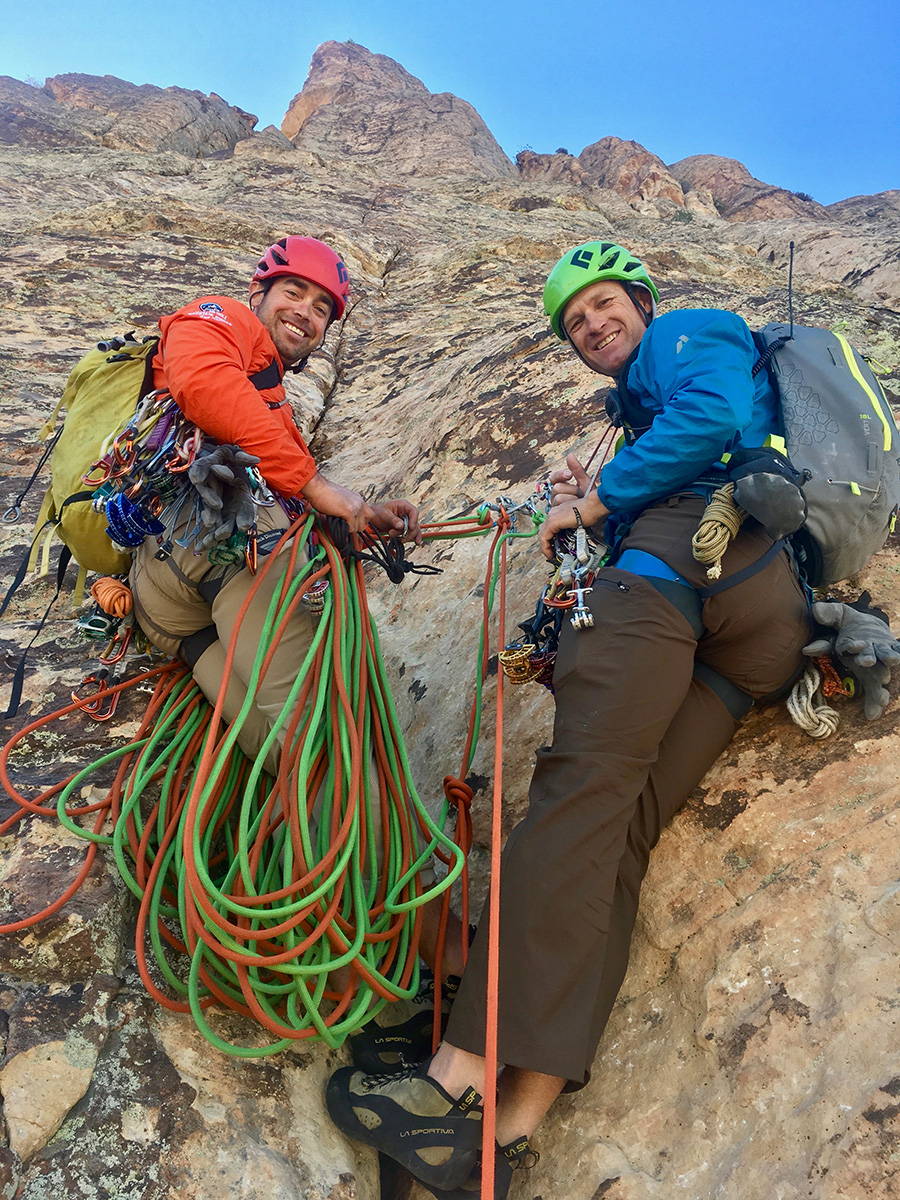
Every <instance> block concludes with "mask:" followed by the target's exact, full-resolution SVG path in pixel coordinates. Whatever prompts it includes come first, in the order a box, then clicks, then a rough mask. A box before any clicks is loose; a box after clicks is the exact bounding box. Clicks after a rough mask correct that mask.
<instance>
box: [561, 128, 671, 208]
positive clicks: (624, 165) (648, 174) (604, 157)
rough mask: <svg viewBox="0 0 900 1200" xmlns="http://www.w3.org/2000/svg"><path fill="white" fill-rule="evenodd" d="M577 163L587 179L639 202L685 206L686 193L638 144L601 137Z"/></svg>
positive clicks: (653, 156)
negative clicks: (666, 201) (668, 201)
mask: <svg viewBox="0 0 900 1200" xmlns="http://www.w3.org/2000/svg"><path fill="white" fill-rule="evenodd" d="M578 161H579V163H580V164H581V166H582V167H583V169H584V173H585V175H586V176H587V178H588V179H590V180H591V181H592V182H593V183H595V184H596V185H597V186H599V187H608V188H612V190H613V191H615V192H619V194H620V195H622V196H628V197H636V198H637V199H639V200H659V199H665V200H671V201H672V203H673V204H678V205H682V206H683V205H684V192H683V191H682V189H681V186H680V184H679V183H678V181H677V180H676V179H674V178H673V177H672V175H671V174H670V173H669V171H668V169H667V168H666V164H665V163H664V162H663V161H662V159H661V158H657V157H656V155H655V154H651V153H650V151H649V150H645V149H644V147H643V146H641V145H639V144H638V143H637V142H626V141H623V140H622V139H621V138H617V137H605V138H601V139H600V141H599V142H594V143H592V144H591V145H590V146H585V148H584V149H583V150H582V152H581V153H580V154H579V156H578Z"/></svg>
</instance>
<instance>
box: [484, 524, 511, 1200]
mask: <svg viewBox="0 0 900 1200" xmlns="http://www.w3.org/2000/svg"><path fill="white" fill-rule="evenodd" d="M507 547H508V543H507V542H503V544H502V545H501V547H500V597H499V611H498V615H497V645H498V646H505V645H506V556H507ZM502 807H503V672H502V671H498V672H497V718H496V730H495V734H494V791H493V796H492V798H491V884H490V891H489V893H488V952H487V988H486V995H485V1046H484V1093H485V1094H484V1116H483V1118H482V1130H481V1194H482V1196H493V1194H494V1142H495V1140H496V1130H497V1085H496V1081H497V1024H498V1001H499V974H500V839H501V836H502V832H503V828H502V820H501V817H502Z"/></svg>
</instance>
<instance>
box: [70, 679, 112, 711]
mask: <svg viewBox="0 0 900 1200" xmlns="http://www.w3.org/2000/svg"><path fill="white" fill-rule="evenodd" d="M112 682H113V676H111V675H110V673H109V671H107V670H106V668H104V669H103V670H101V671H98V672H97V673H96V675H94V674H91V675H87V676H85V678H84V679H82V681H81V683H80V684H79V685H78V687H77V688H76V689H75V691H74V692H73V693H72V700H73V701H74V703H75V704H77V705H78V707H79V708H80V709H81V711H82V712H83V713H86V714H87V716H89V717H90V718H91V720H92V721H108V720H109V719H110V717H111V716H113V714H114V713H115V711H116V708H117V707H118V704H119V693H118V692H114V693H113V695H112V696H104V695H103V694H102V693H103V692H105V691H106V689H107V688H108V687H110V686H111V685H112ZM88 684H93V685H94V688H93V691H91V692H89V693H88V695H87V696H82V695H80V692H81V691H82V689H83V688H86V687H87V686H88ZM104 706H105V707H104Z"/></svg>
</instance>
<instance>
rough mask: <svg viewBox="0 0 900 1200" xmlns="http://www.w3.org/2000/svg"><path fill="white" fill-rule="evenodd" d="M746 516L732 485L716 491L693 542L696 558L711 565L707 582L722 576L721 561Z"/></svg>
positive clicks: (705, 510)
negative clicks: (736, 500) (736, 499)
mask: <svg viewBox="0 0 900 1200" xmlns="http://www.w3.org/2000/svg"><path fill="white" fill-rule="evenodd" d="M746 515H747V514H746V512H745V511H744V510H743V509H742V508H741V507H739V505H737V504H735V502H734V484H733V483H726V484H724V485H723V486H722V487H720V488H717V489H716V491H714V492H713V494H712V496H711V497H710V501H709V504H707V506H706V508H705V509H704V511H703V516H702V517H701V518H700V524H699V526H698V528H697V532H696V533H695V534H694V536H693V538H692V539H691V550H692V551H693V554H694V558H695V559H696V560H697V562H701V563H706V564H708V566H707V571H706V577H707V579H718V578H719V577H720V575H721V574H722V558H723V556H724V554H725V551H726V550H727V549H728V544H729V542H730V541H731V539H732V538H733V537H735V536H736V534H737V532H738V530H739V529H740V527H741V524H742V523H743V520H744V518H745V517H746Z"/></svg>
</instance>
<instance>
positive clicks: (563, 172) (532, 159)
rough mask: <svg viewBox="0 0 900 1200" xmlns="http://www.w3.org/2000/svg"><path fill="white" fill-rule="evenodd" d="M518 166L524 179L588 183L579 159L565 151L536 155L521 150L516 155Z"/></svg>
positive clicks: (530, 151)
mask: <svg viewBox="0 0 900 1200" xmlns="http://www.w3.org/2000/svg"><path fill="white" fill-rule="evenodd" d="M516 166H517V167H518V169H519V175H520V176H521V177H522V178H523V179H541V180H548V181H551V182H554V183H556V182H558V183H570V184H584V183H587V182H588V179H587V175H586V174H585V170H584V167H583V166H582V165H581V163H580V162H579V161H578V159H577V158H575V157H574V156H573V155H571V154H569V153H567V152H566V151H564V150H557V151H556V153H555V154H535V152H534V151H533V150H520V151H519V153H518V154H517V155H516Z"/></svg>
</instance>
